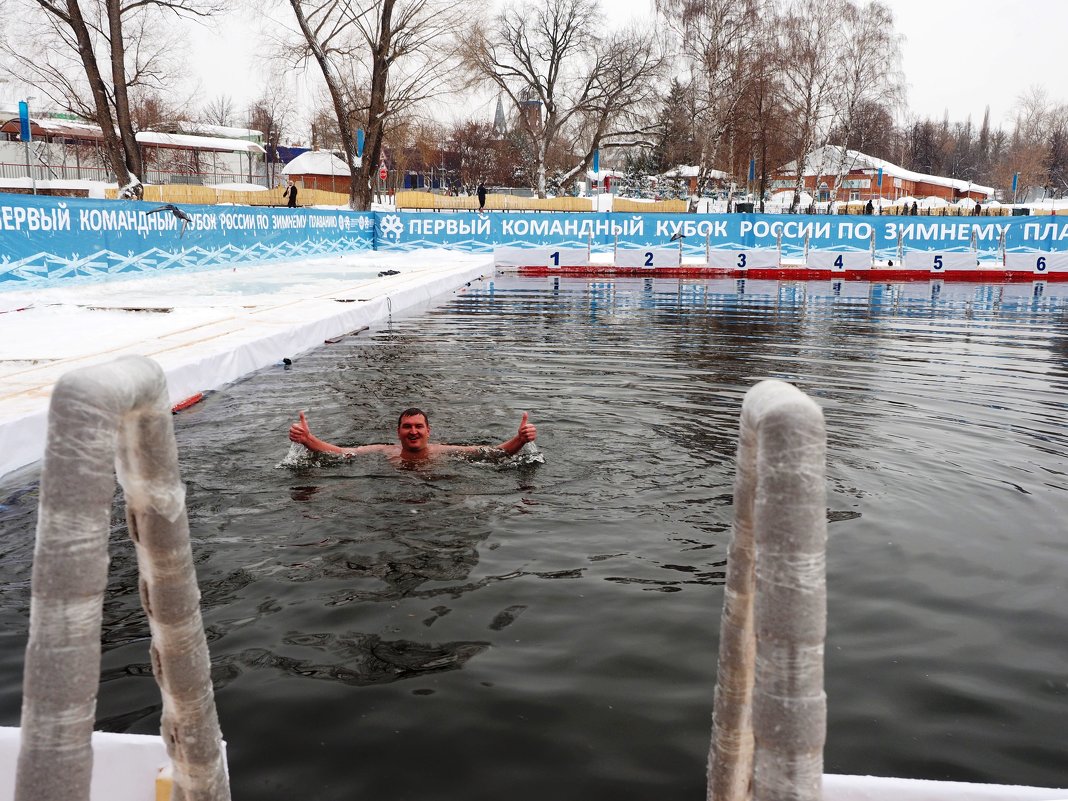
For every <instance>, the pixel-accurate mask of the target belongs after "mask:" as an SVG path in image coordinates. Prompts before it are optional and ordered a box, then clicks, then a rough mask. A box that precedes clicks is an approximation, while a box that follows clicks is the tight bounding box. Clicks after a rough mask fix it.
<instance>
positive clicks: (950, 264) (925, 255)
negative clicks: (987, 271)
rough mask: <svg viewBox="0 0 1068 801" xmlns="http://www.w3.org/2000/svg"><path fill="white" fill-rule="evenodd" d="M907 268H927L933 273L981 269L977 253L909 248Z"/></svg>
mask: <svg viewBox="0 0 1068 801" xmlns="http://www.w3.org/2000/svg"><path fill="white" fill-rule="evenodd" d="M905 269H906V270H927V271H928V272H930V273H931V274H932V275H937V274H938V273H951V272H956V271H960V270H971V271H975V270H978V269H979V266H978V264H977V263H976V258H975V254H974V253H972V252H970V251H966V252H964V253H961V252H959V251H952V250H949V251H947V250H908V251H906V252H905Z"/></svg>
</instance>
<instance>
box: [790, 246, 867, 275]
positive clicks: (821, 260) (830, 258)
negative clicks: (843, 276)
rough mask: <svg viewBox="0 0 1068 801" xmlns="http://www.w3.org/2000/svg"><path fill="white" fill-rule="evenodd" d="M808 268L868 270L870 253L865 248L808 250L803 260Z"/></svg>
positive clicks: (832, 270)
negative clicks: (806, 256)
mask: <svg viewBox="0 0 1068 801" xmlns="http://www.w3.org/2000/svg"><path fill="white" fill-rule="evenodd" d="M805 263H806V265H807V266H808V269H810V270H830V271H831V272H832V273H844V272H845V271H846V270H870V269H871V253H870V252H869V251H867V250H810V251H809V252H808V258H807V259H806V260H805Z"/></svg>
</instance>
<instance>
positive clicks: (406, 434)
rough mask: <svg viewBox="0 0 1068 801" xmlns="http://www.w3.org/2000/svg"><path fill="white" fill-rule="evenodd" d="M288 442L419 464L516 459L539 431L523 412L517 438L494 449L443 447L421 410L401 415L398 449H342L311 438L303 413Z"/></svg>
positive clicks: (412, 410)
mask: <svg viewBox="0 0 1068 801" xmlns="http://www.w3.org/2000/svg"><path fill="white" fill-rule="evenodd" d="M289 438H290V439H291V440H293V442H297V443H299V444H301V445H303V446H304V447H305V448H307V449H308V450H311V451H317V452H318V453H336V454H338V455H339V456H358V455H360V454H364V453H381V454H384V455H386V456H388V457H389V458H391V459H400V460H402V461H405V462H416V461H421V460H423V459H429V458H431V457H433V456H439V455H446V454H472V455H473V454H485V453H487V452H490V451H492V450H494V449H495V450H499V451H503V452H504V453H506V454H508V455H509V456H513V455H515V454H516V453H518V452H519V449H520V448H522V447H523V446H524V445H525V444H526V443H528V442H533V441H534V440H535V439H537V438H538V430H537V429H536V428H535V427H534V424H533V423H528V422H527V413H526V412H523V419H522V420H521V421H520V423H519V430H518V431H517V432H516V435H515V436H514V437H512V438H511V439H510V440H508V441H506V442H502V443H501V444H500V445H497V446H496V447H495V448H494V447H492V446H484V445H441V444H438V443H432V442H431V441H430V419H429V418H428V417H427V415H426V412H424V411H423V410H422V409H415V408H412V409H405V410H404V411H403V412H401V413H400V417H399V418H397V439H398V440H399V441H400V444H399V445H360V446H358V447H355V448H343V447H341V446H340V445H334V444H332V443H329V442H324V441H323V440H321V439H319V438H318V437H317V436H315V435H314V434H312V432H311V429H309V428H308V420H307V418H306V417H305V416H304V412H301V413H300V420H299V421H298V422H296V423H294V424H293V425H291V426H290V427H289Z"/></svg>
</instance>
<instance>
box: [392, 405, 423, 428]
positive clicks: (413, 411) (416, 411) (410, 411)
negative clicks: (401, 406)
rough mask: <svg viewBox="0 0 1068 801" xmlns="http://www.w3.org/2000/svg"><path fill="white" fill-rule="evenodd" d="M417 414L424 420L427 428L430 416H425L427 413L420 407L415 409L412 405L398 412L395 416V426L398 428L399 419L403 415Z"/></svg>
mask: <svg viewBox="0 0 1068 801" xmlns="http://www.w3.org/2000/svg"><path fill="white" fill-rule="evenodd" d="M419 415H422V416H423V420H425V421H426V424H427V428H429V427H430V418H429V417H428V416H427V413H426V412H424V411H423V410H422V409H416V408H415V407H414V406H413V407H411V408H410V409H405V410H404V411H403V412H401V413H400V417H398V418H397V428H400V424H401V421H402V420H403V419H404V418H405V417H418V416H419Z"/></svg>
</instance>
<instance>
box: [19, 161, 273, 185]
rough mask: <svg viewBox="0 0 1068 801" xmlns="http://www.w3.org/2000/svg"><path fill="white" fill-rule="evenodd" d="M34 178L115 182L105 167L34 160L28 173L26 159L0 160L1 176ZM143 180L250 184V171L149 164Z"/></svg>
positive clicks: (257, 177) (263, 181)
mask: <svg viewBox="0 0 1068 801" xmlns="http://www.w3.org/2000/svg"><path fill="white" fill-rule="evenodd" d="M28 176H30V177H33V178H34V179H35V180H37V181H46V180H57V181H104V182H109V183H110V182H114V180H115V176H114V175H113V174H112V172H111V171H110V170H109V169H107V168H106V167H99V166H90V165H85V164H54V163H48V162H40V161H38V162H35V163H31V167H30V171H29V173H28V174H27V171H26V164H25V162H23V163H21V164H19V163H13V162H0V178H26V177H28ZM140 177H141V180H142V181H143V182H145V183H150V184H224V183H227V184H229V183H233V184H247V183H250V181H249V175H248V172H247V171H246V172H220V171H218V170H205V171H200V172H193V171H181V170H173V169H166V168H157V167H149V168H148V169H146V170H145V174H144V175H143V176H140ZM251 183H255V184H259V185H261V186H267V176H266V175H264V174H263V173H261V172H254V173H253V175H252V181H251Z"/></svg>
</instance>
